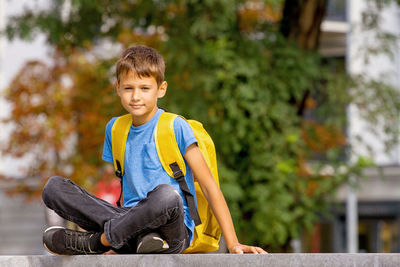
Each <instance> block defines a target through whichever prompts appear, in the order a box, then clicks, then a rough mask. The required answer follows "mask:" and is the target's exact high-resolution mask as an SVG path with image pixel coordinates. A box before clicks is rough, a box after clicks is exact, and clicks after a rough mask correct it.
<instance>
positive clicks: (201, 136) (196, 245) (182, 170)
mask: <svg viewBox="0 0 400 267" xmlns="http://www.w3.org/2000/svg"><path fill="white" fill-rule="evenodd" d="M176 117H178V115H176V114H173V113H169V112H163V113H161V116H160V119H159V121H158V123H157V126H156V129H155V133H154V139H155V144H156V149H157V154H158V157H159V159H160V162H161V165H162V166H163V168H164V170H165V171H166V172H167V173H168V175H169V176H171V177H172V178H175V179H177V180H178V182H179V186H180V188H181V190H182V191H183V193H184V195H185V198H186V200H187V203H188V205H189V210H190V215H191V218H192V219H193V220H194V221H195V224H196V227H195V230H194V236H193V242H192V244H191V245H190V247H189V248H187V249H186V250H185V251H184V252H183V253H199V252H212V251H215V250H218V248H219V245H218V243H219V240H220V237H221V230H220V227H219V224H218V222H217V219H216V218H215V216H214V214H213V213H212V211H211V208H210V207H209V205H208V202H207V199H206V198H205V197H204V195H203V192H202V191H201V189H200V186H199V184H198V183H197V182H196V181H195V182H194V186H195V190H196V197H197V205H198V213H197V210H196V206H195V205H194V202H193V201H191V199H192V200H193V196H191V194H190V192H189V190H188V189H187V184H186V181H185V179H184V176H185V174H186V166H185V162H184V159H183V157H182V154H181V153H180V151H179V147H178V144H177V142H176V139H175V133H174V120H175V118H176ZM188 123H189V125H190V126H191V128H192V130H193V133H194V135H195V137H196V139H197V141H198V145H199V148H200V151H201V153H202V155H203V157H204V159H205V161H206V162H207V165H208V167H209V168H210V170H211V173H212V175H213V177H214V179H215V181H216V182H217V184H218V186H219V179H218V170H217V160H216V154H215V147H214V143H213V141H212V139H211V137H210V136H209V135H208V133H207V132H206V130H205V129H204V128H203V125H202V124H201V123H200V122H198V121H195V120H188ZM131 125H132V116H131V115H130V114H126V115H124V116H121V117H119V118H118V119H117V120H116V121H115V122H114V125H113V127H112V130H111V142H112V154H113V159H114V168H115V174H116V175H117V176H118V177H119V178H120V179H121V191H122V177H123V175H124V159H125V146H126V140H127V138H128V133H129V129H130V127H131ZM185 186H186V188H185ZM188 194H190V196H191V197H190V196H189V195H188ZM121 195H122V192H121ZM120 198H121V196H120ZM190 202H193V203H192V204H191V203H190ZM117 203H118V206H120V201H118V202H117ZM200 220H201V221H200Z"/></svg>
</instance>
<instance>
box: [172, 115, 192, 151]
mask: <svg viewBox="0 0 400 267" xmlns="http://www.w3.org/2000/svg"><path fill="white" fill-rule="evenodd" d="M174 132H175V138H176V142H177V143H178V147H179V150H180V152H181V154H182V156H184V155H185V153H186V149H187V148H188V147H189V146H190V145H191V144H193V143H196V144H197V140H196V138H195V137H194V133H193V130H192V128H191V127H190V125H189V123H188V122H187V121H185V120H184V119H182V118H181V117H177V118H176V119H175V121H174Z"/></svg>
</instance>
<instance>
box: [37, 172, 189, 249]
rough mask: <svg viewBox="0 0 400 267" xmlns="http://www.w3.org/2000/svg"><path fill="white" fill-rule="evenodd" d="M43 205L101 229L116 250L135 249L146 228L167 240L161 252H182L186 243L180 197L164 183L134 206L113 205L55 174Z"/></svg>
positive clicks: (78, 222)
mask: <svg viewBox="0 0 400 267" xmlns="http://www.w3.org/2000/svg"><path fill="white" fill-rule="evenodd" d="M42 198H43V202H44V203H45V205H46V206H47V207H48V208H50V209H52V210H54V211H55V212H56V213H57V214H58V215H60V216H61V217H63V218H64V219H67V220H69V221H72V222H74V223H76V224H77V225H79V226H80V227H82V228H83V229H85V230H87V231H93V232H104V233H105V236H106V238H107V240H108V242H109V243H110V244H111V246H112V248H113V249H114V250H115V251H116V252H118V253H135V252H136V245H137V240H138V238H139V237H140V236H143V235H145V234H146V233H149V232H157V233H159V234H160V235H161V236H162V237H163V238H164V239H165V240H166V241H167V243H168V245H169V249H167V250H165V251H164V252H163V253H181V252H182V251H183V250H185V249H186V248H187V247H188V246H189V235H188V230H187V228H186V226H185V224H184V218H185V214H184V209H183V204H182V198H181V196H180V195H179V193H178V192H177V191H176V189H175V188H174V187H173V186H171V185H167V184H161V185H158V186H157V187H155V188H154V189H153V190H152V191H150V192H149V193H148V194H147V197H146V198H145V199H143V200H141V201H140V202H139V203H138V204H137V205H136V206H135V207H115V206H113V205H111V204H110V203H108V202H106V201H104V200H102V199H100V198H97V197H95V196H93V195H91V194H89V193H88V192H87V191H85V190H84V189H82V188H81V187H79V186H78V185H76V184H75V183H73V182H72V181H71V180H69V179H65V178H62V177H59V176H54V177H51V178H50V179H49V181H48V182H47V184H46V185H45V187H44V189H43V193H42Z"/></svg>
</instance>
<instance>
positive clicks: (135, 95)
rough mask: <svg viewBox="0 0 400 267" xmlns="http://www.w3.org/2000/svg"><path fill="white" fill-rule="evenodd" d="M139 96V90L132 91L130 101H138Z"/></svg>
mask: <svg viewBox="0 0 400 267" xmlns="http://www.w3.org/2000/svg"><path fill="white" fill-rule="evenodd" d="M139 94H140V92H139V90H133V91H132V96H131V98H132V100H138V99H140V95H139Z"/></svg>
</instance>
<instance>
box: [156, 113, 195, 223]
mask: <svg viewBox="0 0 400 267" xmlns="http://www.w3.org/2000/svg"><path fill="white" fill-rule="evenodd" d="M177 117H178V115H176V114H173V113H169V112H163V113H162V114H161V116H160V119H159V121H158V123H157V127H156V130H155V133H154V139H155V143H156V149H157V154H158V158H159V159H160V162H161V165H162V166H163V168H164V170H165V171H166V172H167V173H168V175H169V176H171V177H172V178H174V179H176V180H177V181H178V183H179V187H180V189H181V190H182V192H183V194H184V196H185V199H186V202H187V204H188V207H189V213H190V217H191V219H192V220H194V223H195V225H199V224H201V220H200V216H199V213H198V211H197V208H196V203H195V200H194V196H193V195H192V193H190V190H189V188H188V185H187V183H186V180H185V175H186V165H185V161H184V159H183V157H182V154H181V152H180V150H179V147H178V143H177V142H176V137H175V131H174V120H175V119H176V118H177Z"/></svg>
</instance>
